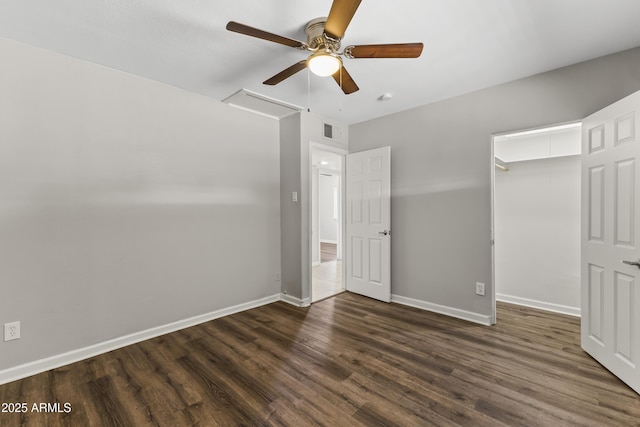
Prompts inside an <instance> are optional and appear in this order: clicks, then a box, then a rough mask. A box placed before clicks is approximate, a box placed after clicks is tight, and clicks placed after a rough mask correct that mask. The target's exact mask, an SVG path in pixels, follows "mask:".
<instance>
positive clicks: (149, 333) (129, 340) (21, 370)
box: [0, 294, 281, 385]
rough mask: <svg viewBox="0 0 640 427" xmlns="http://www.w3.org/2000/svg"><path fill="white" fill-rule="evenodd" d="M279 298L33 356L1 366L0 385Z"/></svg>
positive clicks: (245, 304) (224, 309) (278, 297)
mask: <svg viewBox="0 0 640 427" xmlns="http://www.w3.org/2000/svg"><path fill="white" fill-rule="evenodd" d="M280 299H281V298H280V295H278V294H276V295H271V296H268V297H265V298H261V299H258V300H254V301H249V302H246V303H242V304H238V305H234V306H233V307H227V308H223V309H220V310H216V311H212V312H211V313H207V314H202V315H200V316H195V317H191V318H189V319H184V320H179V321H177V322H173V323H169V324H167V325H163V326H158V327H155V328H151V329H147V330H145V331H141V332H136V333H133V334H130V335H126V336H123V337H120V338H115V339H112V340H109V341H104V342H101V343H98V344H94V345H91V346H88V347H84V348H80V349H77V350H72V351H69V352H67V353H63V354H59V355H56V356H51V357H47V358H45V359H41V360H36V361H34V362H29V363H25V364H24V365H19V366H16V367H13V368H9V369H4V370H1V371H0V385H2V384H6V383H9V382H12V381H16V380H19V379H22V378H26V377H29V376H31V375H35V374H39V373H42V372H46V371H48V370H51V369H55V368H59V367H61V366H65V365H68V364H70V363H75V362H79V361H81V360H84V359H88V358H91V357H94V356H97V355H99V354H103V353H107V352H109V351H112V350H116V349H118V348H122V347H126V346H128V345H131V344H135V343H138V342H141V341H145V340H148V339H151V338H155V337H158V336H160V335H164V334H168V333H170V332H175V331H179V330H180V329H184V328H188V327H191V326H195V325H199V324H201V323H205V322H208V321H210V320H214V319H218V318H220V317H224V316H228V315H230V314H234V313H239V312H241V311H245V310H250V309H252V308H256V307H260V306H263V305H266V304H270V303H273V302H276V301H279V300H280Z"/></svg>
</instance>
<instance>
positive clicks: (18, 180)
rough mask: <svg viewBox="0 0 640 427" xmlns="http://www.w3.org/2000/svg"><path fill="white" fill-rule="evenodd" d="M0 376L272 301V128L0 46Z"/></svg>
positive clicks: (276, 209)
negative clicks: (16, 329) (9, 333)
mask: <svg viewBox="0 0 640 427" xmlns="http://www.w3.org/2000/svg"><path fill="white" fill-rule="evenodd" d="M0 57H2V58H4V60H3V62H2V67H0V93H1V94H2V95H1V96H0V123H1V124H0V272H1V277H0V280H1V289H2V296H1V297H0V324H2V323H5V322H9V321H17V320H19V321H21V322H22V338H21V339H20V340H18V341H11V342H0V371H1V370H3V369H7V368H10V367H15V366H16V365H20V364H24V363H26V362H30V361H34V360H38V359H42V358H45V357H48V356H53V355H58V354H61V353H64V352H68V351H71V350H75V349H79V348H83V347H86V346H89V345H92V344H96V343H100V342H104V341H107V340H110V339H114V338H117V337H122V336H125V335H127V334H132V333H136V332H139V331H144V330H147V329H150V328H153V327H156V326H161V325H166V324H168V323H170V322H174V321H178V320H183V319H187V318H190V317H194V316H198V315H201V314H206V313H210V312H213V311H216V310H220V309H223V308H227V307H231V306H234V305H237V304H241V303H247V302H250V301H254V300H257V299H261V298H264V297H267V296H273V295H278V294H279V293H280V283H278V282H277V281H276V277H275V276H276V273H278V272H279V271H280V204H279V202H278V201H279V199H280V188H279V175H280V171H279V139H278V138H279V136H278V135H279V129H278V122H277V121H275V120H271V119H268V118H264V117H260V116H257V115H254V114H251V113H247V112H244V111H240V110H236V109H233V108H231V107H228V106H226V105H224V104H222V103H220V102H218V101H215V100H212V99H209V98H207V97H203V96H200V95H196V94H193V93H190V92H186V91H183V90H180V89H176V88H172V87H168V86H165V85H162V84H159V83H156V82H152V81H149V80H145V79H141V78H138V77H134V76H131V75H127V74H124V73H121V72H118V71H115V70H111V69H106V68H103V67H100V66H97V65H93V64H89V63H85V62H82V61H78V60H75V59H71V58H68V57H64V56H61V55H57V54H53V53H50V52H46V51H42V50H39V49H36V48H32V47H29V46H25V45H22V44H19V43H15V42H12V41H6V40H2V39H0Z"/></svg>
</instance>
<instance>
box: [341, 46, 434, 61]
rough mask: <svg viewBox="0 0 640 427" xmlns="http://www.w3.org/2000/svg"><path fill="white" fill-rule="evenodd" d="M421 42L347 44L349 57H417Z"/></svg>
mask: <svg viewBox="0 0 640 427" xmlns="http://www.w3.org/2000/svg"><path fill="white" fill-rule="evenodd" d="M422 47H423V44H422V43H398V44H367V45H360V46H348V47H347V48H345V50H344V52H345V55H346V56H347V57H349V58H417V57H419V56H420V55H421V54H422Z"/></svg>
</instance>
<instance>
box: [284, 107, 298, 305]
mask: <svg viewBox="0 0 640 427" xmlns="http://www.w3.org/2000/svg"><path fill="white" fill-rule="evenodd" d="M300 146H301V145H300V114H294V115H291V116H289V117H285V118H283V119H280V227H281V237H280V239H281V245H282V256H281V258H282V292H283V293H286V294H287V295H290V296H292V297H294V298H298V299H301V298H302V287H301V285H300V284H301V281H302V237H301V230H302V225H301V222H302V217H301V215H302V213H301V212H302V208H301V198H302V194H301V191H300ZM294 191H295V192H297V193H298V201H297V202H293V201H292V197H291V193H293V192H294Z"/></svg>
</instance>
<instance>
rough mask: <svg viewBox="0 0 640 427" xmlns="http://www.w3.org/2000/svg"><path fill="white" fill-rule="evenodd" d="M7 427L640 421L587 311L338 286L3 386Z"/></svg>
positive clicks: (638, 400)
mask: <svg viewBox="0 0 640 427" xmlns="http://www.w3.org/2000/svg"><path fill="white" fill-rule="evenodd" d="M0 402H5V403H6V402H25V403H27V404H28V405H29V409H31V407H32V405H33V403H39V402H44V403H55V402H59V403H60V404H61V405H62V404H64V403H66V402H68V403H70V404H71V407H72V410H71V412H69V413H64V411H62V412H60V413H58V412H54V413H38V412H31V411H30V410H29V411H28V412H27V413H22V414H8V413H0V425H2V426H136V427H137V426H191V425H196V426H239V425H244V426H263V425H264V426H272V425H274V426H275V425H285V426H307V425H327V426H378V425H386V426H395V425H398V426H492V427H493V426H545V427H548V426H640V397H639V396H638V395H637V394H636V393H634V392H633V391H632V390H631V389H629V388H628V387H627V386H625V385H624V384H623V383H622V382H620V381H619V380H618V379H617V378H615V377H614V376H613V375H612V374H610V373H609V372H608V371H607V370H605V369H604V368H602V367H601V366H600V365H598V363H596V362H595V361H594V360H593V359H591V358H590V357H589V356H588V355H586V354H585V353H584V352H583V351H582V350H581V349H580V346H579V319H576V318H572V317H568V316H563V315H557V314H551V313H546V312H542V311H538V310H534V309H528V308H523V307H518V306H513V305H508V304H499V305H498V325H497V326H494V327H486V326H479V325H474V324H471V323H468V322H465V321H461V320H456V319H452V318H448V317H445V316H440V315H437V314H433V313H429V312H425V311H421V310H418V309H413V308H408V307H404V306H400V305H397V304H385V303H381V302H377V301H373V300H370V299H368V298H365V297H361V296H357V295H354V294H349V293H343V294H340V295H338V296H337V297H335V298H330V299H327V300H323V301H321V302H319V303H317V304H314V305H312V306H311V307H310V308H296V307H293V306H290V305H287V304H285V303H281V302H278V303H274V304H270V305H268V306H264V307H260V308H257V309H254V310H249V311H246V312H243V313H238V314H234V315H231V316H228V317H225V318H222V319H218V320H215V321H212V322H208V323H205V324H202V325H199V326H196V327H193V328H188V329H185V330H182V331H179V332H175V333H172V334H168V335H165V336H162V337H158V338H155V339H152V340H149V341H145V342H142V343H140V344H136V345H132V346H129V347H126V348H123V349H120V350H116V351H113V352H110V353H107V354H104V355H101V356H98V357H94V358H91V359H88V360H85V361H82V362H79V363H75V364H73V365H69V366H66V367H63V368H59V369H55V370H53V371H49V372H46V373H43V374H40V375H35V376H33V377H30V378H27V379H24V380H21V381H16V382H13V383H9V384H5V385H2V386H0Z"/></svg>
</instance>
